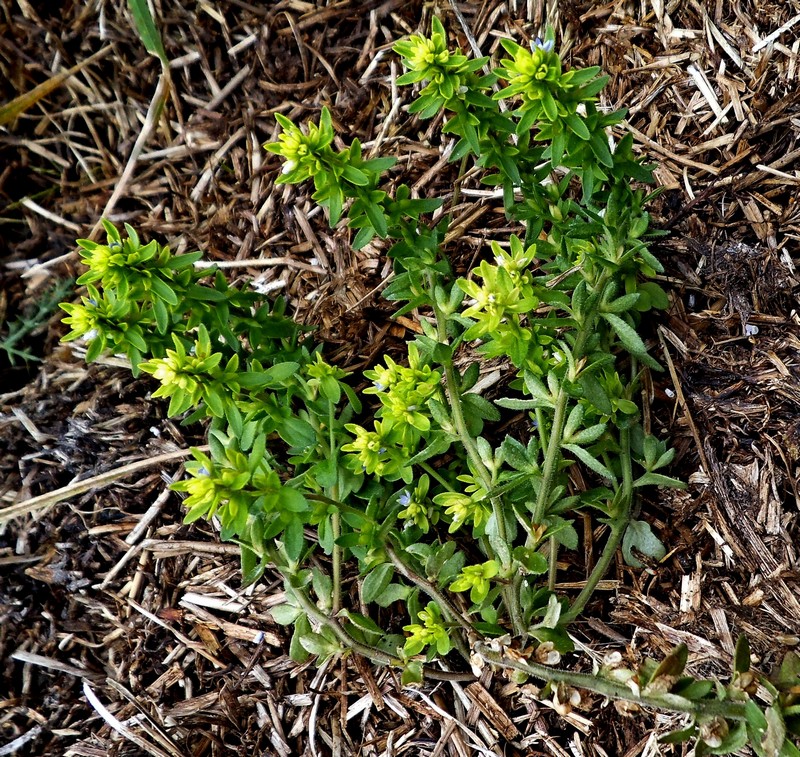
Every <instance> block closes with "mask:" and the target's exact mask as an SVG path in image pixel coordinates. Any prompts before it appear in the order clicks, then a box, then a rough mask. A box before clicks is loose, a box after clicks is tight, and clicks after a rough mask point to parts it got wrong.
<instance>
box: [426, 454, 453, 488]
mask: <svg viewBox="0 0 800 757" xmlns="http://www.w3.org/2000/svg"><path fill="white" fill-rule="evenodd" d="M417 465H419V467H420V468H422V470H424V471H425V472H426V473H427V474H428V475H429V476H430V477H431V478H434V479H436V481H438V482H439V483H440V484H441V485H442V486H443V487H444V488H445V489H446V490H447V491H449V492H452V491H455V490H454V489H453V485H452V484H451V483H450V482H449V481H448V480H447V479H446V478H444V477H443V476H441V475H440V474H439V472H438V471H437V470H436V469H435V468H433V467H432V466H430V465H428V463H427V462H425V461H423V462H421V463H417Z"/></svg>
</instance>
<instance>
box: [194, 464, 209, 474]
mask: <svg viewBox="0 0 800 757" xmlns="http://www.w3.org/2000/svg"><path fill="white" fill-rule="evenodd" d="M197 475H198V476H210V475H211V474H210V473H209V472H208V468H206V466H205V465H204V466H203V467H202V468H200V470H198V471H197Z"/></svg>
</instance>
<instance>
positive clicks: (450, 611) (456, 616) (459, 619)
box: [386, 545, 479, 662]
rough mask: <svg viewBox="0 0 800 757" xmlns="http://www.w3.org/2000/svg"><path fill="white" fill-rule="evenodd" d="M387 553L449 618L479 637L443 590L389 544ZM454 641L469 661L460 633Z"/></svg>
mask: <svg viewBox="0 0 800 757" xmlns="http://www.w3.org/2000/svg"><path fill="white" fill-rule="evenodd" d="M386 553H387V554H388V555H389V559H390V560H391V561H392V564H393V565H394V566H395V568H397V570H398V571H400V574H401V575H402V576H403V577H404V578H406V579H407V580H409V581H411V583H413V584H415V585H416V586H418V587H419V588H420V589H422V591H424V592H425V593H426V594H427V595H428V596H429V597H430V598H431V599H432V600H433V601H434V602H436V603H437V604H438V605H439V609H441V610H442V612H443V613H444V615H445V617H447V619H448V620H450V621H451V622H455V623H458V625H460V626H461V628H463V629H464V631H465V632H466V634H467V638H469V639H474V638H478V636H479V634H478V632H477V631H476V630H475V628H474V627H473V625H472V623H470V622H469V620H468V619H467V618H466V617H464V616H463V615H462V614H461V613H460V612H459V611H458V609H457V608H456V607H455V606H454V605H453V604H452V602H450V600H449V599H448V598H447V597H446V596H445V595H444V594H443V593H442V592H441V591H439V589H438V588H437V587H436V586H435V585H434V584H432V583H431V582H430V581H428V580H426V579H424V578H423V577H422V576H420V575H417V574H416V573H415V572H414V571H413V570H411V568H409V567H408V565H406V564H405V563H404V562H403V559H402V558H401V557H400V555H398V554H397V552H396V551H395V549H394V548H393V547H390V546H388V545H387V547H386ZM453 642H454V644H455V645H456V648H457V649H458V651H459V652H460V654H461V656H462V657H463V658H464V659H465V660H467V662H469V649H468V648H467V645H466V644H465V643H464V639H463V638H461V637H460V636H459V635H458V634H453Z"/></svg>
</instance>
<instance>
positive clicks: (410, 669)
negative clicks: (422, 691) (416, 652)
mask: <svg viewBox="0 0 800 757" xmlns="http://www.w3.org/2000/svg"><path fill="white" fill-rule="evenodd" d="M423 680H424V678H423V675H422V663H421V662H415V661H410V662H407V663H406V665H405V667H404V668H403V672H402V674H401V675H400V683H401V684H402V685H403V686H416V685H419V684H421V683H422V682H423Z"/></svg>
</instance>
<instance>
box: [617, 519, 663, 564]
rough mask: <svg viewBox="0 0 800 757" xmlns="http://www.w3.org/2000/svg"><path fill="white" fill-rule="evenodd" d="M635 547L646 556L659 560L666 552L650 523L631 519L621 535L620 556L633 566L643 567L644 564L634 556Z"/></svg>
mask: <svg viewBox="0 0 800 757" xmlns="http://www.w3.org/2000/svg"><path fill="white" fill-rule="evenodd" d="M634 549H636V550H638V551H639V552H641V553H642V554H643V555H645V556H647V557H652V558H653V559H654V560H660V559H661V558H662V557H664V555H666V554H667V550H666V549H665V548H664V545H663V544H662V543H661V540H660V539H659V538H658V537H657V536H656V535H655V534H654V533H653V529H652V528H650V524H649V523H647V522H646V521H643V520H632V521H631V522H630V524H629V525H628V528H627V529H626V531H625V536H623V537H622V556H623V557H624V558H625V562H626V563H628V565H631V566H633V567H634V568H643V567H644V565H643V564H642V563H641V562H640V561H639V560H638V559H637V558H636V557H635V556H634V554H633V550H634Z"/></svg>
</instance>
